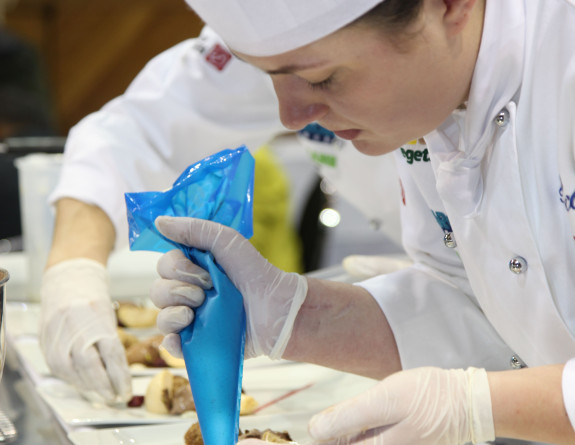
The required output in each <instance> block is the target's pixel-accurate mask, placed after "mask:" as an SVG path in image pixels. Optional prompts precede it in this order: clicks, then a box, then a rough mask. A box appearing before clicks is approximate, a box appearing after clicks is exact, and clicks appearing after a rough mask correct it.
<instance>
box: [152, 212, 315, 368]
mask: <svg viewBox="0 0 575 445" xmlns="http://www.w3.org/2000/svg"><path fill="white" fill-rule="evenodd" d="M156 227H157V228H158V230H159V231H160V232H161V233H162V234H163V235H164V236H166V237H167V238H170V239H172V240H174V241H176V242H178V243H181V244H184V245H187V246H192V247H196V248H198V249H201V250H207V251H210V252H212V254H213V255H214V258H215V259H216V261H217V263H218V264H219V265H220V266H221V267H222V268H223V270H224V271H225V273H226V274H227V276H228V277H229V278H230V280H231V281H232V283H233V284H234V285H235V286H236V288H237V289H238V290H239V291H240V293H241V294H242V296H243V298H244V307H245V311H246V331H247V332H246V345H245V352H244V356H245V358H252V357H257V356H259V355H267V356H269V357H271V358H281V356H282V355H283V352H284V350H285V348H286V346H287V343H288V341H289V339H290V336H291V332H292V329H293V324H294V320H295V318H296V315H297V313H298V311H299V308H300V307H301V305H302V303H303V301H304V299H305V297H306V295H307V280H306V279H305V278H304V277H303V276H301V275H298V274H296V273H286V272H284V271H282V270H280V269H278V268H276V267H275V266H273V265H272V264H270V263H269V262H268V261H267V260H266V259H265V258H263V257H262V256H261V255H260V254H259V252H258V251H257V250H256V249H255V248H254V247H253V246H252V244H251V243H250V242H249V241H248V240H247V239H246V238H244V237H243V236H242V235H240V234H239V233H238V232H237V231H236V230H234V229H231V228H229V227H227V226H223V225H221V224H218V223H214V222H211V221H206V220H202V219H195V218H183V217H180V218H174V217H164V216H162V217H159V218H158V219H156ZM158 273H159V274H160V276H161V277H162V278H161V279H159V280H157V281H156V282H155V283H154V286H153V288H152V292H151V298H152V301H153V302H154V303H155V304H156V306H158V307H159V308H160V309H162V311H160V314H159V315H158V320H157V325H158V328H159V329H160V330H161V331H162V332H163V333H164V334H167V335H166V338H165V340H164V343H163V345H164V347H165V348H166V349H167V350H168V351H169V352H170V353H171V354H172V355H175V356H177V357H181V348H180V342H179V336H177V335H175V333H177V332H179V331H180V330H181V329H183V328H184V327H185V326H187V325H188V324H189V323H190V322H191V320H192V319H193V311H192V309H190V308H195V307H198V306H199V305H200V304H201V303H202V302H203V290H202V289H203V288H205V287H209V286H211V282H210V280H209V279H207V278H206V272H205V271H203V270H202V269H200V268H199V267H197V266H195V265H193V264H192V263H191V261H189V260H187V259H186V257H185V256H184V255H183V254H182V253H181V252H180V251H179V250H176V251H172V252H168V253H167V254H165V255H163V256H162V257H160V260H159V261H158ZM182 305H183V306H182Z"/></svg>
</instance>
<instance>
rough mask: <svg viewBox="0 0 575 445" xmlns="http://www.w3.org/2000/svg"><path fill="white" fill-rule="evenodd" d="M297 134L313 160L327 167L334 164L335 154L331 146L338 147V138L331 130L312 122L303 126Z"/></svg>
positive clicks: (335, 160)
mask: <svg viewBox="0 0 575 445" xmlns="http://www.w3.org/2000/svg"><path fill="white" fill-rule="evenodd" d="M297 134H298V138H299V139H300V141H302V143H303V144H304V145H305V146H306V148H307V149H308V151H309V153H310V156H311V158H312V159H313V160H314V161H315V162H317V163H319V164H323V165H327V166H328V167H335V166H336V164H337V156H336V153H334V152H333V148H335V147H337V148H339V144H340V140H339V139H338V138H337V136H336V135H335V134H334V133H333V132H331V131H329V130H327V129H325V128H323V127H322V126H321V125H319V124H315V123H314V124H309V125H307V126H305V127H304V128H302V129H301V130H299V131H298V133H297Z"/></svg>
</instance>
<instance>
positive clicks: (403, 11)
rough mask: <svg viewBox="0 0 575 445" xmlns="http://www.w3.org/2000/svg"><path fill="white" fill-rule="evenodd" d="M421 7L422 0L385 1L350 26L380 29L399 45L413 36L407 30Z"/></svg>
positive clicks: (417, 15)
mask: <svg viewBox="0 0 575 445" xmlns="http://www.w3.org/2000/svg"><path fill="white" fill-rule="evenodd" d="M422 6H423V0H385V1H382V2H381V3H379V4H378V5H377V6H374V7H373V8H372V9H370V10H369V11H368V12H366V13H365V14H364V15H362V16H361V17H360V18H358V19H357V20H355V21H354V22H352V23H351V24H350V25H351V26H353V25H364V26H365V25H367V26H370V27H375V28H378V29H381V30H382V31H384V32H385V33H386V34H388V35H390V36H392V37H393V38H394V40H395V41H396V42H397V43H399V42H401V41H402V40H405V37H407V38H409V36H410V35H412V34H414V33H413V31H411V32H408V31H407V29H408V27H409V25H411V24H413V23H414V22H415V21H416V20H417V18H418V17H419V13H420V11H421V9H422Z"/></svg>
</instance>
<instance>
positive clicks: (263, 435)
mask: <svg viewBox="0 0 575 445" xmlns="http://www.w3.org/2000/svg"><path fill="white" fill-rule="evenodd" d="M248 438H254V439H260V440H264V441H266V442H272V443H294V442H293V441H292V438H291V437H290V435H289V433H287V432H286V431H281V432H280V431H272V430H270V429H266V430H263V431H260V430H257V429H252V430H246V431H245V432H242V431H241V430H240V434H239V437H238V441H240V440H243V439H248ZM184 442H185V444H186V445H204V441H203V439H202V432H201V431H200V424H199V423H197V422H196V423H194V424H193V425H192V426H190V427H189V428H188V430H187V431H186V433H185V434H184Z"/></svg>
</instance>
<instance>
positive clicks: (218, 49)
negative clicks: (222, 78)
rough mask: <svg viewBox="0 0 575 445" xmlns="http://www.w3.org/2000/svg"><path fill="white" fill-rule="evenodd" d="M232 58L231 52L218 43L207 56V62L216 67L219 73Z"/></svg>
mask: <svg viewBox="0 0 575 445" xmlns="http://www.w3.org/2000/svg"><path fill="white" fill-rule="evenodd" d="M231 58H232V55H231V54H230V52H229V51H228V50H227V49H225V48H224V47H223V46H222V45H220V44H219V43H216V44H215V45H214V46H213V47H212V49H210V51H209V52H208V54H206V61H207V62H208V63H210V64H212V65H213V66H215V67H216V69H217V70H218V71H221V70H223V69H224V68H225V67H226V65H227V64H228V62H229V61H230V59H231Z"/></svg>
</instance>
